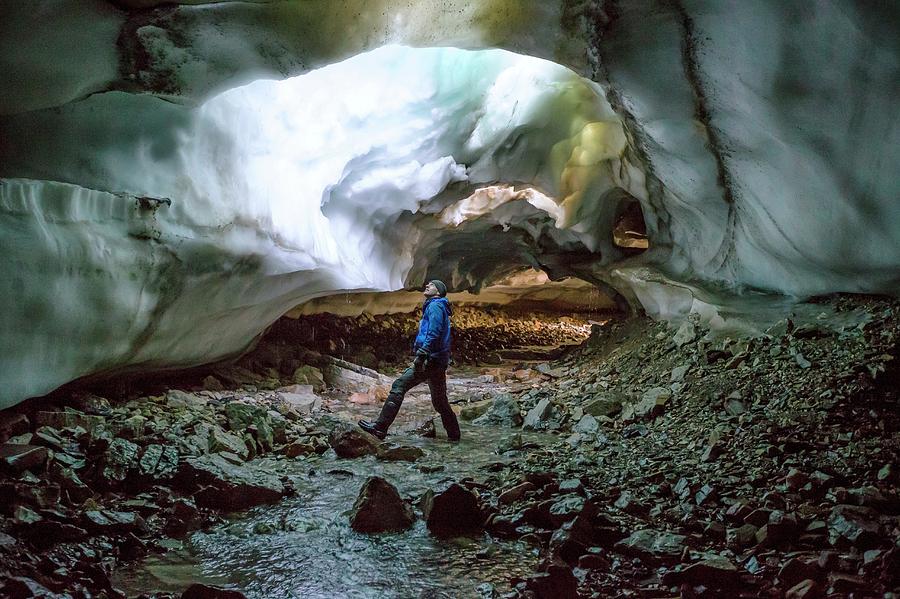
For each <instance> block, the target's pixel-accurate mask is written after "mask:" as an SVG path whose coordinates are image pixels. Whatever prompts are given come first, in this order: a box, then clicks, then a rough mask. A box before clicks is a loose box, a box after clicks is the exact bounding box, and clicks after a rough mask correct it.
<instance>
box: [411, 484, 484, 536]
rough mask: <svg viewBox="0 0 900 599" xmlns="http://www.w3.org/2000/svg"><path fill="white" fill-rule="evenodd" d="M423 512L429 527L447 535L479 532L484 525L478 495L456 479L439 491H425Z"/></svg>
mask: <svg viewBox="0 0 900 599" xmlns="http://www.w3.org/2000/svg"><path fill="white" fill-rule="evenodd" d="M422 516H423V517H424V518H425V523H426V525H427V526H428V530H430V531H431V532H432V533H434V534H435V535H438V536H444V537H451V536H458V535H463V534H471V533H476V532H478V531H480V530H482V528H483V525H484V516H483V515H482V513H481V505H480V501H479V500H478V496H477V495H475V493H473V492H472V491H470V490H468V489H466V488H465V487H463V486H461V485H459V484H456V483H453V484H452V485H450V486H449V487H448V488H447V489H446V490H444V491H441V492H440V493H435V492H434V491H432V490H430V489H429V490H428V491H426V492H425V495H424V496H423V497H422Z"/></svg>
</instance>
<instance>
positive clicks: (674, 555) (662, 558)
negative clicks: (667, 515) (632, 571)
mask: <svg viewBox="0 0 900 599" xmlns="http://www.w3.org/2000/svg"><path fill="white" fill-rule="evenodd" d="M684 542H685V536H684V535H678V534H673V533H670V532H665V531H659V530H652V529H644V530H638V531H636V532H633V533H631V535H630V536H629V537H628V538H625V539H622V540H621V541H619V542H618V543H616V544H615V548H616V550H617V551H619V552H621V553H624V554H626V555H633V556H635V557H639V558H641V559H643V560H647V561H648V562H650V563H655V562H674V561H677V560H678V559H679V558H680V557H681V554H682V553H683V552H684V548H685V545H684Z"/></svg>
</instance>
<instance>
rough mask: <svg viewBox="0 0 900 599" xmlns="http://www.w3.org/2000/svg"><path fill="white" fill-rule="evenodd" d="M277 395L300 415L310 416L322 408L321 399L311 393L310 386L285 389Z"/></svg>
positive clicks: (293, 386)
mask: <svg viewBox="0 0 900 599" xmlns="http://www.w3.org/2000/svg"><path fill="white" fill-rule="evenodd" d="M278 395H280V396H281V399H283V400H284V402H285V403H287V404H288V405H289V406H290V407H291V408H293V409H294V410H296V411H297V412H298V413H300V414H304V415H308V414H312V413H313V412H316V411H318V410H320V409H321V408H322V398H321V397H319V396H318V395H316V394H315V393H314V392H313V386H312V385H292V386H290V387H285V388H283V389H280V390H279V391H278Z"/></svg>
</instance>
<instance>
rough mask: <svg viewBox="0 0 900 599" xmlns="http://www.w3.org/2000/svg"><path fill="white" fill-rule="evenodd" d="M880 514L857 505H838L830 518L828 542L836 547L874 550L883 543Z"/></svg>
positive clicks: (833, 509)
mask: <svg viewBox="0 0 900 599" xmlns="http://www.w3.org/2000/svg"><path fill="white" fill-rule="evenodd" d="M880 528H881V527H880V526H879V524H878V512H876V511H875V510H873V509H872V508H867V507H861V506H856V505H836V506H834V508H832V510H831V514H830V515H829V516H828V540H829V542H830V543H831V544H832V545H834V546H835V547H839V548H849V547H851V546H853V547H856V548H857V549H873V548H875V547H877V546H878V545H879V543H880V542H881V535H880Z"/></svg>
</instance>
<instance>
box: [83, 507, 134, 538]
mask: <svg viewBox="0 0 900 599" xmlns="http://www.w3.org/2000/svg"><path fill="white" fill-rule="evenodd" d="M81 521H82V524H83V525H84V527H85V528H86V529H87V530H89V531H91V532H94V533H97V534H102V535H105V536H116V535H124V534H127V533H129V532H135V531H141V530H146V525H145V524H144V521H143V520H142V519H141V518H140V516H138V515H137V514H135V513H134V512H117V511H113V510H85V511H84V512H82V514H81Z"/></svg>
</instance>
